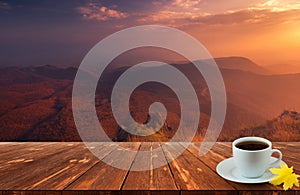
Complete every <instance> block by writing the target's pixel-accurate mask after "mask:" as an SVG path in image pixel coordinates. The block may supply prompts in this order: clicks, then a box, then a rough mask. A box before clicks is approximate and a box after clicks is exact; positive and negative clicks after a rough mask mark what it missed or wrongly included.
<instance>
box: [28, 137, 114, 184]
mask: <svg viewBox="0 0 300 195" xmlns="http://www.w3.org/2000/svg"><path fill="white" fill-rule="evenodd" d="M91 146H92V147H93V150H96V151H94V152H95V153H98V154H101V155H102V158H103V157H105V156H106V155H108V154H109V153H110V152H111V151H112V150H113V149H114V146H113V145H112V144H111V143H92V144H91ZM81 147H82V149H79V150H77V151H74V153H73V155H71V156H70V157H69V158H66V156H63V158H64V160H65V161H64V162H62V164H61V167H60V169H59V170H58V171H56V172H52V173H51V174H47V175H45V177H44V179H42V180H40V181H38V182H37V183H34V184H33V185H32V186H30V187H29V188H28V189H35V190H40V189H59V190H62V189H64V188H66V187H67V186H68V185H70V184H71V183H72V182H73V181H75V180H76V179H77V178H79V177H80V176H81V175H82V174H84V173H85V172H86V171H87V170H88V169H90V168H91V167H92V166H94V165H95V164H96V163H97V162H99V159H98V158H97V157H95V156H94V155H93V154H92V153H91V152H90V151H89V150H88V149H87V148H86V147H85V146H84V145H83V144H82V146H81Z"/></svg>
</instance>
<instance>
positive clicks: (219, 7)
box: [0, 0, 300, 66]
mask: <svg viewBox="0 0 300 195" xmlns="http://www.w3.org/2000/svg"><path fill="white" fill-rule="evenodd" d="M147 24H157V25H166V26H170V27H175V28H178V29H180V30H183V31H185V32H187V33H189V34H190V35H192V36H194V37H195V38H197V39H198V40H199V41H200V42H201V43H202V44H203V45H204V46H205V47H206V48H207V49H208V50H209V52H210V53H211V55H212V56H213V57H224V56H243V57H247V58H250V59H251V60H253V61H254V62H256V63H258V64H259V65H262V66H264V65H272V64H292V65H299V66H300V55H299V54H300V1H299V0H160V1H159V0H98V1H95V0H94V1H89V0H65V1H51V0H39V1H34V0H26V1H24V0H15V1H14V0H0V66H36V65H45V64H53V65H63V66H78V65H79V64H80V62H81V60H82V59H83V57H84V56H85V54H86V53H87V52H88V51H89V50H90V49H91V48H92V47H93V46H94V45H95V44H96V43H97V42H99V41H100V40H101V39H103V38H104V37H106V36H108V35H110V34H112V33H114V32H117V31H119V30H121V29H124V28H127V27H133V26H138V25H147Z"/></svg>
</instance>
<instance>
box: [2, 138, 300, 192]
mask: <svg viewBox="0 0 300 195" xmlns="http://www.w3.org/2000/svg"><path fill="white" fill-rule="evenodd" d="M117 144H118V145H120V146H122V147H123V148H125V149H127V150H133V151H136V152H133V153H130V154H128V155H124V153H122V151H121V150H120V149H118V148H117V147H116V146H115V144H112V143H110V142H106V143H101V142H100V143H96V142H95V143H89V144H87V146H86V145H84V144H83V143H80V142H68V143H64V142H61V143H55V142H22V143H19V142H10V143H6V142H1V143H0V190H1V191H0V195H4V194H82V193H88V194H99V193H100V194H120V193H122V194H157V193H163V194H174V193H175V194H176V193H177V194H246V195H247V194H299V195H300V193H299V190H300V188H299V187H294V188H293V190H288V191H282V186H273V185H271V184H268V183H265V184H253V185H248V184H239V183H234V182H230V181H227V180H225V179H223V178H221V177H220V176H218V175H217V173H216V166H217V165H218V163H220V162H221V161H222V160H224V159H226V158H229V157H232V151H231V143H230V142H218V143H216V144H215V145H214V146H213V148H212V149H211V150H210V151H209V152H208V153H207V154H206V155H203V156H199V154H198V153H199V146H200V144H201V143H193V144H191V145H190V146H189V147H188V148H187V150H186V151H184V152H183V154H182V155H180V156H179V157H177V158H176V159H173V158H174V155H176V154H177V153H178V151H180V149H182V148H183V147H184V146H185V143H168V144H164V143H156V142H153V143H148V142H144V143H133V142H131V143H117ZM87 147H89V149H90V150H91V151H92V152H91V151H90V150H89V149H88V148H87ZM273 147H274V148H278V149H279V150H281V151H282V153H283V156H284V157H283V160H284V161H285V162H286V163H287V164H288V165H289V166H293V167H294V170H295V172H296V173H297V174H300V155H299V151H300V143H297V142H275V143H273ZM144 150H147V151H148V150H150V151H151V152H150V153H147V154H145V153H143V151H144ZM94 155H97V156H98V157H99V159H101V160H99V159H98V158H97V157H96V156H94ZM102 160H105V161H107V162H110V163H112V164H114V165H117V166H123V167H124V169H125V170H122V169H117V168H114V167H112V166H110V165H108V164H106V163H105V162H103V161H102ZM166 162H169V164H167V165H164V166H162V167H159V168H156V169H153V168H154V167H157V166H158V165H159V164H160V163H166ZM141 167H147V168H149V169H147V170H143V171H133V170H134V169H139V168H141ZM127 169H129V171H128V170H127ZM86 190H88V191H86ZM98 190H101V191H98ZM115 190H122V191H115ZM134 190H142V191H134ZM161 190H163V191H161ZM174 190H175V191H174Z"/></svg>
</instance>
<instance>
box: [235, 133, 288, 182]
mask: <svg viewBox="0 0 300 195" xmlns="http://www.w3.org/2000/svg"><path fill="white" fill-rule="evenodd" d="M232 152H233V159H234V163H235V166H236V167H237V168H238V170H239V171H240V173H241V175H242V176H243V177H246V178H257V177H260V176H262V175H263V174H264V172H265V171H266V170H267V169H268V168H270V167H275V166H277V165H278V164H279V163H280V161H281V158H282V153H281V152H280V151H279V150H277V149H272V143H271V142H270V141H269V140H267V139H265V138H261V137H243V138H239V139H236V140H235V141H234V142H233V143H232ZM274 152H277V153H278V154H279V158H278V160H276V161H275V162H273V163H271V164H270V158H271V155H272V154H273V153H274Z"/></svg>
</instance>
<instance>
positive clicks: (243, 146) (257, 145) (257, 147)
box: [235, 141, 269, 150]
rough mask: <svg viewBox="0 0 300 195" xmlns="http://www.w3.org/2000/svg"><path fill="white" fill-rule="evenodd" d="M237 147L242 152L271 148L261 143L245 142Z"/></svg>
mask: <svg viewBox="0 0 300 195" xmlns="http://www.w3.org/2000/svg"><path fill="white" fill-rule="evenodd" d="M235 146H236V147H237V148H239V149H242V150H263V149H265V148H268V147H269V145H268V144H267V143H264V142H260V141H244V142H240V143H237V144H236V145H235Z"/></svg>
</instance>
